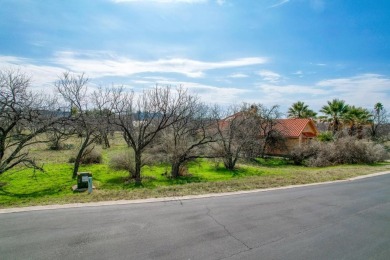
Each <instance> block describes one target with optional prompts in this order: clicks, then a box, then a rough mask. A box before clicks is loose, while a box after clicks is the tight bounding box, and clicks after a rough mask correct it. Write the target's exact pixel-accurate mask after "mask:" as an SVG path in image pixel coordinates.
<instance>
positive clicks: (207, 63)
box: [0, 0, 390, 112]
mask: <svg viewBox="0 0 390 260" xmlns="http://www.w3.org/2000/svg"><path fill="white" fill-rule="evenodd" d="M389 10H390V1H388V0H376V1H373V0H359V1H356V0H67V1H61V0H39V1H37V0H0V17H2V18H1V20H0V67H1V68H5V69H9V68H13V67H17V68H20V69H22V70H23V71H25V72H27V73H28V74H29V75H31V76H32V80H33V87H34V88H37V89H44V90H45V91H47V90H53V89H54V87H53V82H54V81H55V80H56V79H58V76H59V75H61V73H62V72H64V71H72V72H76V73H82V72H85V73H86V75H87V76H88V77H89V78H90V83H91V86H92V87H93V86H99V85H100V86H110V85H124V86H126V87H128V88H131V89H134V90H135V91H140V90H141V89H145V88H150V87H153V86H155V84H162V85H172V86H176V85H182V86H184V87H185V88H188V89H189V91H190V92H191V93H196V94H197V95H199V97H200V98H201V99H202V100H203V101H205V102H208V103H219V104H222V105H227V104H232V103H240V102H250V103H253V102H255V103H263V104H265V105H268V106H269V105H274V104H278V105H280V106H281V111H282V112H285V111H286V110H287V108H288V107H289V106H290V105H291V104H292V103H294V102H296V101H298V100H300V101H304V102H305V103H307V104H309V105H310V107H311V108H313V109H314V110H316V111H318V110H319V109H320V108H321V107H322V106H323V105H324V104H325V103H326V101H327V100H331V99H333V98H339V99H343V100H345V101H346V102H347V103H349V104H352V105H357V106H364V107H367V108H372V107H373V106H374V104H375V103H376V102H382V103H383V104H384V105H385V107H388V101H389V97H390V15H389Z"/></svg>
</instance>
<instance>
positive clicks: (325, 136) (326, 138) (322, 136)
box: [317, 131, 333, 142]
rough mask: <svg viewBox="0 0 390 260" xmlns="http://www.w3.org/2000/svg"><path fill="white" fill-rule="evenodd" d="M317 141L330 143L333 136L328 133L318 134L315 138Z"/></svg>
mask: <svg viewBox="0 0 390 260" xmlns="http://www.w3.org/2000/svg"><path fill="white" fill-rule="evenodd" d="M317 139H318V141H321V142H330V141H333V134H332V132H330V131H326V132H322V133H319V134H318V136H317Z"/></svg>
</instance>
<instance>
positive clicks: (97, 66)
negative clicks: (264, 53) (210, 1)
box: [55, 52, 266, 78]
mask: <svg viewBox="0 0 390 260" xmlns="http://www.w3.org/2000/svg"><path fill="white" fill-rule="evenodd" d="M55 61H56V63H57V64H59V65H61V66H64V67H66V68H69V69H72V70H73V71H84V72H86V73H87V74H88V75H91V77H102V76H129V75H134V74H137V73H144V72H158V73H178V74H183V75H186V76H187V77H191V78H199V77H202V76H203V75H204V72H205V71H207V70H213V69H224V68H235V67H243V66H250V65H257V64H263V63H265V62H266V59H265V58H261V57H250V58H240V59H236V60H227V61H219V62H206V61H197V60H191V59H184V58H171V59H159V60H154V61H139V60H132V59H128V58H119V57H102V55H99V54H97V53H92V55H89V54H88V53H84V54H80V53H74V52H61V53H58V55H57V57H56V59H55Z"/></svg>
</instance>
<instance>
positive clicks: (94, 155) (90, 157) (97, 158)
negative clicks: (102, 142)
mask: <svg viewBox="0 0 390 260" xmlns="http://www.w3.org/2000/svg"><path fill="white" fill-rule="evenodd" d="M75 161H76V157H74V156H72V157H70V158H69V160H68V162H69V163H74V162H75ZM101 162H102V154H101V153H100V152H99V151H96V150H95V149H92V150H87V151H86V152H85V153H84V155H83V156H82V157H81V164H98V163H101Z"/></svg>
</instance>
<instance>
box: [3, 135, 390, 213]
mask: <svg viewBox="0 0 390 260" xmlns="http://www.w3.org/2000/svg"><path fill="white" fill-rule="evenodd" d="M99 149H100V148H99ZM126 149H127V147H126V145H124V144H123V143H121V142H113V144H112V148H110V149H106V150H101V152H102V156H103V163H102V164H95V165H83V166H82V167H81V168H80V171H89V172H92V174H93V184H94V186H95V187H96V189H95V190H94V191H93V193H92V194H88V193H86V192H85V193H74V192H73V191H72V189H71V187H72V186H73V185H75V184H76V180H74V179H72V178H71V174H72V164H69V163H67V161H68V159H69V157H70V156H72V155H73V154H74V153H75V152H76V150H65V151H48V150H46V149H45V147H36V149H35V150H33V151H32V153H34V154H35V155H36V157H37V159H39V160H40V163H44V169H45V172H43V173H42V172H34V171H33V170H31V169H14V170H12V171H9V172H7V173H4V174H3V175H0V208H5V207H20V206H31V205H45V204H65V203H75V202H91V201H104V200H121V199H140V198H154V197H168V196H183V195H195V194H205V193H216V192H228V191H238V190H250V189H259V188H269V187H280V186H286V185H294V184H306V183H314V182H323V181H331V180H341V179H346V178H350V177H354V176H358V175H364V174H369V173H373V172H379V171H387V170H390V163H380V164H375V165H344V166H334V167H324V168H310V167H303V166H295V165H292V164H290V163H289V161H287V160H285V159H282V158H268V159H257V160H254V161H252V162H249V163H240V164H239V165H238V167H237V169H236V170H234V171H228V170H226V169H225V168H224V167H223V164H222V163H220V164H219V165H216V163H215V162H211V161H208V160H198V161H195V162H191V163H190V164H189V166H188V174H187V175H186V176H182V177H180V178H178V179H171V178H170V177H169V176H167V172H169V166H168V165H156V166H146V167H143V169H142V177H143V179H142V185H136V184H135V183H134V182H133V181H131V180H129V178H128V173H127V172H126V171H116V170H112V169H110V168H109V167H108V161H109V158H110V157H111V156H112V155H114V154H115V153H118V152H120V151H123V150H126Z"/></svg>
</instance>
